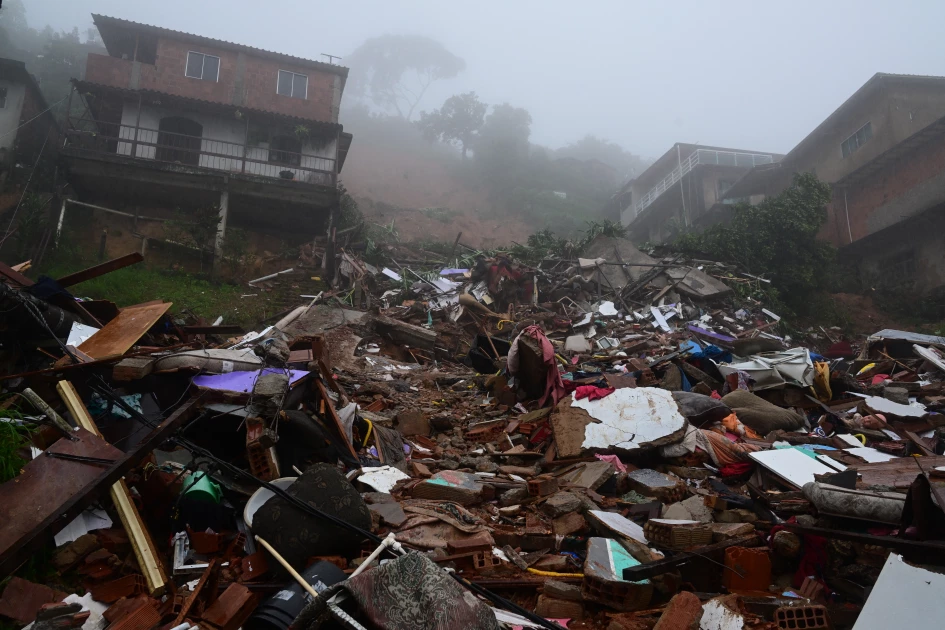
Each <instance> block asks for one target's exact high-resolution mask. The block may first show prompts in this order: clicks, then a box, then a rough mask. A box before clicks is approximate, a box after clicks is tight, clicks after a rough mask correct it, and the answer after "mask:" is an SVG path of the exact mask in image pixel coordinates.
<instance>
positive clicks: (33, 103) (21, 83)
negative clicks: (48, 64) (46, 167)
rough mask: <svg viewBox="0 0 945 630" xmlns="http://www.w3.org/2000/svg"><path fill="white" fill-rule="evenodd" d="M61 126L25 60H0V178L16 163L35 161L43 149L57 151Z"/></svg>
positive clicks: (47, 153) (52, 153)
mask: <svg viewBox="0 0 945 630" xmlns="http://www.w3.org/2000/svg"><path fill="white" fill-rule="evenodd" d="M57 136H58V127H57V125H56V120H55V117H54V116H53V114H52V112H51V111H50V109H49V106H48V105H47V104H46V99H44V98H43V94H42V92H40V90H39V86H38V85H37V84H36V80H35V79H33V76H32V75H31V74H30V73H29V72H27V71H26V66H25V65H24V64H23V62H22V61H15V60H13V59H0V173H2V175H0V177H4V178H5V177H6V174H7V173H9V171H10V168H12V167H13V166H14V164H16V163H17V162H19V163H22V164H29V165H30V166H32V164H33V163H34V162H35V161H36V158H37V157H39V154H40V152H42V153H44V154H46V155H48V156H53V155H55V153H56V149H57V144H58V143H57V142H56V138H57Z"/></svg>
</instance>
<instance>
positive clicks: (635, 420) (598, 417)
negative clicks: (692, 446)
mask: <svg viewBox="0 0 945 630" xmlns="http://www.w3.org/2000/svg"><path fill="white" fill-rule="evenodd" d="M551 423H552V428H553V429H554V431H555V442H556V444H557V447H558V456H559V457H562V458H565V457H576V456H578V455H580V453H581V451H582V450H584V449H600V450H614V449H616V450H625V451H629V450H634V449H639V448H645V447H654V446H663V445H666V444H673V443H675V442H678V441H680V440H682V438H683V436H684V435H685V433H686V428H687V427H688V422H687V420H686V418H685V417H684V416H683V415H682V414H681V413H680V412H679V407H678V405H677V404H676V401H675V400H674V399H673V396H672V393H671V392H668V391H666V390H664V389H659V388H656V387H638V388H635V389H632V388H623V389H618V390H616V391H615V392H614V393H613V394H610V395H609V396H607V397H605V398H601V399H599V400H589V399H588V398H584V399H582V400H574V398H573V396H569V397H567V398H565V399H564V400H563V401H562V402H561V403H560V404H559V405H558V407H557V408H556V409H555V412H554V413H553V414H552V416H551Z"/></svg>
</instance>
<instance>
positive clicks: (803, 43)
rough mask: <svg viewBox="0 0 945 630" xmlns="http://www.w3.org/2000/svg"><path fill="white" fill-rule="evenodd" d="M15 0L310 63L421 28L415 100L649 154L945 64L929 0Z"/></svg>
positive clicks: (540, 133) (728, 136)
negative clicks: (458, 105) (477, 108)
mask: <svg viewBox="0 0 945 630" xmlns="http://www.w3.org/2000/svg"><path fill="white" fill-rule="evenodd" d="M24 4H25V5H26V10H27V15H26V17H27V20H28V22H29V24H30V26H32V27H34V28H42V27H43V26H44V25H46V24H49V25H51V26H52V27H53V28H54V29H57V30H58V29H66V30H70V29H71V28H72V27H73V26H78V27H79V30H80V31H81V32H84V30H85V29H86V28H87V27H89V26H91V23H92V20H91V17H90V14H91V13H93V12H95V13H102V14H105V15H110V16H114V17H120V18H125V19H130V20H135V21H139V22H144V23H148V24H154V25H159V26H163V27H167V28H172V29H176V30H182V31H187V32H190V33H197V34H200V35H206V36H209V37H215V38H219V39H225V40H229V41H234V42H240V43H244V44H247V45H251V46H256V47H259V48H265V49H269V50H275V51H279V52H285V53H289V54H293V55H297V56H300V57H307V58H312V59H324V58H323V57H321V56H320V55H321V54H322V53H330V54H333V55H340V56H341V57H344V56H345V55H347V54H348V53H350V52H351V51H352V50H354V49H355V48H356V47H357V46H358V45H359V44H361V43H362V42H363V41H364V40H365V39H367V38H369V37H372V36H376V35H382V34H387V33H391V34H417V35H425V36H428V37H432V38H434V39H437V40H439V41H440V42H442V43H443V44H444V45H445V46H446V47H447V48H448V49H449V50H450V51H452V52H453V53H455V54H456V55H458V56H460V57H462V58H463V59H465V61H466V69H465V71H463V72H462V73H460V74H459V75H458V76H457V77H456V78H454V79H451V80H449V81H444V82H441V83H440V84H436V85H434V86H433V88H431V90H430V91H429V92H428V94H427V95H426V97H425V99H424V101H423V103H422V104H421V106H420V107H419V109H426V110H432V109H434V108H437V107H439V106H440V105H441V104H442V102H443V100H444V99H445V98H447V97H448V96H450V95H451V94H456V93H459V92H465V91H469V90H475V91H476V92H477V93H478V94H479V96H480V98H481V99H482V100H483V101H485V102H487V103H503V102H508V103H511V104H513V105H515V106H518V107H524V108H525V109H527V110H528V111H529V112H530V113H531V115H532V118H533V121H534V122H533V125H532V138H531V139H532V142H535V143H538V144H543V145H547V146H550V147H559V146H562V145H564V144H567V143H569V142H573V141H575V140H577V139H578V138H580V137H582V136H584V135H585V134H588V133H592V134H596V135H598V136H602V137H605V138H607V139H609V140H612V141H614V142H617V143H619V144H621V145H622V146H623V147H624V148H626V149H628V150H630V151H632V152H633V153H635V154H638V155H643V156H649V157H656V156H658V155H660V154H662V153H663V152H665V151H666V150H667V149H669V148H670V146H671V145H672V144H673V143H674V142H698V143H702V144H709V145H720V146H728V147H735V148H743V149H754V150H761V151H774V152H786V151H788V150H790V149H791V148H792V147H793V146H794V145H795V144H796V143H797V142H798V141H799V140H800V139H801V138H803V137H804V136H805V135H806V134H807V133H808V132H809V131H810V130H811V129H813V128H814V127H815V126H816V125H817V124H818V123H819V122H820V121H822V120H823V119H824V118H825V117H826V116H827V115H828V114H829V113H830V112H832V111H833V110H834V109H836V107H837V106H839V105H840V104H841V103H842V102H843V101H844V100H845V99H846V98H847V97H848V96H849V95H850V94H852V93H853V92H854V91H855V90H856V89H857V88H858V87H859V86H860V85H862V84H863V83H864V82H865V81H866V80H867V79H869V77H870V76H872V75H873V74H874V73H875V72H893V73H907V74H943V73H945V67H943V66H945V54H943V52H942V44H941V25H942V24H943V23H945V3H943V2H940V1H936V0H907V1H899V2H895V3H892V2H877V1H873V0H846V1H837V0H831V1H830V2H822V1H820V2H813V1H803V2H799V1H796V0H795V1H793V2H781V3H759V2H743V1H726V2H713V1H705V2H682V3H673V4H672V5H671V4H670V3H663V2H650V3H643V2H626V1H619V2H584V3H578V2H564V1H559V0H544V1H541V2H519V1H516V2H509V1H507V0H506V1H502V2H498V1H487V2H483V1H477V2H462V1H460V0H451V1H443V0H423V1H421V0H410V1H408V0H402V1H399V2H390V1H386V2H381V1H376V2H369V1H364V0H348V1H346V2H318V3H315V2H311V1H310V0H308V1H306V0H269V1H267V2H250V1H248V0H228V1H223V0H197V1H195V0H163V1H162V2H145V1H144V0H136V1H134V2H128V0H26V1H25V2H24ZM340 63H341V64H342V65H344V60H343V59H342V61H341V62H340Z"/></svg>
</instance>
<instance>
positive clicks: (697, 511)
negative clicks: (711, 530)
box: [679, 495, 714, 523]
mask: <svg viewBox="0 0 945 630" xmlns="http://www.w3.org/2000/svg"><path fill="white" fill-rule="evenodd" d="M679 504H680V505H682V506H684V507H685V508H686V510H688V511H689V514H691V515H692V520H694V521H699V522H700V523H711V522H713V520H714V519H713V518H712V512H713V510H712V508H710V507H709V506H707V505H706V504H705V500H704V499H703V498H702V497H701V496H698V495H696V496H692V497H689V498H688V499H686V500H684V501H680V503H679Z"/></svg>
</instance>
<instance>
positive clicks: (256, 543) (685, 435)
mask: <svg viewBox="0 0 945 630" xmlns="http://www.w3.org/2000/svg"><path fill="white" fill-rule="evenodd" d="M317 253H318V252H307V255H308V256H309V258H311V259H312V260H310V261H308V263H306V262H305V261H302V262H301V263H300V264H301V267H302V269H304V268H305V264H310V265H315V264H317V262H315V260H316V258H317V256H316V254H317ZM388 254H390V252H388ZM136 256H137V255H133V256H130V257H123V258H121V259H116V260H115V261H109V262H106V263H103V264H102V265H98V266H96V267H93V268H91V269H87V270H84V271H80V272H77V273H75V274H72V275H71V276H69V277H67V278H60V279H58V280H52V279H49V278H42V279H41V280H40V281H38V282H33V281H32V280H30V279H29V278H27V277H26V276H24V275H22V274H21V273H20V272H19V271H17V270H16V269H15V268H11V267H8V266H6V265H2V264H0V302H2V307H0V309H2V311H3V312H4V318H3V323H2V324H0V365H2V366H3V369H2V371H0V374H2V380H0V386H2V387H3V392H4V395H3V397H2V398H0V428H4V427H5V429H9V431H7V430H5V431H4V433H3V434H0V437H2V436H3V435H8V436H9V437H5V438H3V439H4V440H5V442H4V444H3V445H2V448H0V457H2V458H3V461H2V462H0V463H2V467H0V468H2V470H3V471H4V474H5V475H6V476H5V477H4V479H5V480H6V481H5V483H3V484H2V485H0V502H2V504H3V505H4V506H5V516H4V525H3V527H2V529H0V570H2V575H3V576H12V577H9V579H6V580H5V582H4V583H3V585H2V587H3V590H2V593H0V616H2V617H4V618H5V619H6V620H8V621H9V622H11V623H13V624H15V625H16V626H17V627H19V626H29V627H31V628H40V629H42V628H69V627H72V628H78V627H82V628H83V629H84V630H104V629H105V628H109V629H114V630H132V629H133V630H150V629H152V628H161V629H162V630H170V629H173V630H185V629H187V628H196V627H203V628H208V629H213V630H236V629H237V628H246V629H247V630H262V629H265V630H285V629H288V628H290V627H291V628H296V629H304V630H315V629H317V628H326V629H327V628H384V629H387V628H390V629H401V628H408V627H409V628H411V629H416V628H431V629H434V628H447V627H454V628H457V627H461V628H570V629H572V630H573V629H579V628H595V629H598V628H599V629H607V630H630V629H633V630H649V629H654V628H655V629H656V630H674V629H680V630H682V629H692V628H701V629H704V630H722V629H725V630H728V629H733V630H735V629H740V628H751V629H760V628H770V629H775V628H782V629H797V628H802V629H811V630H816V629H819V628H855V630H871V629H873V628H876V629H879V628H888V627H890V626H891V625H892V624H893V623H902V622H903V621H906V622H911V623H912V625H913V626H914V627H936V624H937V621H933V620H937V619H940V618H941V617H942V613H943V612H945V611H943V610H942V603H941V602H942V598H941V597H939V596H938V595H940V593H941V588H942V587H943V585H945V577H943V567H945V514H943V507H945V456H943V455H942V453H943V447H945V439H943V438H945V435H943V434H945V429H943V427H945V416H943V415H942V413H941V410H942V408H943V407H945V338H940V337H933V336H927V335H919V334H916V333H910V332H904V331H897V330H883V331H879V332H877V333H875V334H874V335H871V336H870V337H869V338H867V339H863V340H845V339H843V338H842V336H841V335H840V333H839V332H837V331H830V330H827V329H819V330H816V331H815V330H811V331H809V333H810V334H808V335H807V336H806V337H805V339H804V340H803V341H801V340H795V339H792V338H791V337H790V336H789V335H788V334H786V332H785V331H784V326H783V322H782V320H781V318H780V317H779V316H778V315H777V314H776V313H774V312H772V311H771V310H768V309H767V308H766V307H765V305H764V304H761V303H759V302H757V301H755V300H752V299H751V298H741V297H739V296H740V295H746V294H747V293H748V292H746V291H744V290H741V289H743V288H744V287H742V286H740V285H751V284H753V283H754V284H757V283H764V282H766V281H765V280H764V279H763V278H756V277H754V276H750V275H748V274H744V273H741V272H740V271H739V270H738V269H736V268H734V267H727V266H724V265H719V264H717V263H713V262H710V261H692V260H682V259H681V258H679V257H675V258H664V259H656V258H652V257H650V256H647V255H646V254H644V253H642V252H640V251H639V250H637V249H636V248H634V247H633V246H632V245H631V244H630V243H629V241H626V240H624V239H619V238H610V237H604V236H601V237H598V238H597V239H595V240H594V241H592V242H591V244H590V245H589V246H588V247H587V248H586V249H585V250H584V252H582V254H581V257H578V258H576V259H574V260H543V261H541V262H540V263H539V264H536V265H528V264H525V263H523V262H521V261H519V260H516V259H515V258H514V257H512V256H511V255H510V254H508V253H498V254H493V255H488V254H486V253H482V252H471V253H469V254H468V255H464V256H465V257H460V258H458V259H455V260H454V261H452V262H453V264H452V265H449V266H444V265H443V260H432V261H431V260H429V259H428V258H429V257H428V256H426V255H423V258H424V259H423V260H420V259H419V258H411V257H410V256H409V253H406V252H404V253H396V254H393V255H389V260H390V263H389V264H388V265H384V266H378V265H370V264H368V263H366V262H364V261H363V260H362V259H360V258H359V257H358V256H356V255H355V254H353V253H351V252H348V251H346V250H345V249H340V251H339V252H338V253H337V254H336V255H335V257H334V261H332V265H331V266H332V267H333V269H329V271H332V272H333V273H330V274H328V276H329V277H331V278H332V283H331V286H332V287H334V288H327V289H324V290H322V291H321V292H320V293H318V294H315V295H311V294H307V293H306V294H299V296H298V297H297V298H296V304H297V305H296V306H295V307H293V308H291V309H288V310H287V312H285V313H282V314H281V315H280V316H279V317H278V318H276V319H275V320H274V321H271V322H264V323H263V324H264V325H261V326H260V327H259V328H257V329H256V330H254V331H249V332H245V331H242V330H238V329H235V328H234V327H231V326H227V325H224V324H222V323H220V322H215V323H213V324H208V323H206V322H202V321H196V322H194V321H191V322H187V321H184V320H181V319H179V318H177V317H175V316H172V315H170V314H169V313H170V308H171V306H172V305H171V304H169V303H164V302H160V301H158V302H151V303H146V304H139V305H128V306H124V307H122V308H119V307H118V306H117V305H115V304H114V303H112V302H109V301H107V300H95V301H89V300H85V301H80V300H77V299H75V298H74V297H73V296H72V295H71V294H70V293H69V291H68V288H69V287H70V286H72V285H74V284H77V283H79V282H83V281H85V280H88V279H91V278H94V277H97V276H100V275H102V274H105V273H108V272H110V271H112V270H114V269H117V268H120V267H122V266H125V265H128V264H134V263H136V262H140V256H137V257H136ZM395 258H396V260H395ZM462 263H467V264H466V265H462ZM303 273H304V274H305V276H306V277H310V276H311V271H310V270H305V271H303ZM292 278H293V274H292V273H285V274H273V275H272V276H271V277H265V278H260V279H258V280H256V281H253V284H252V286H254V287H256V288H257V289H259V290H261V291H275V290H277V289H279V288H280V286H281V290H282V291H283V293H285V291H286V290H289V291H290V290H291V289H292V288H293V284H292V283H293V280H292ZM736 289H739V290H736ZM936 589H937V590H936Z"/></svg>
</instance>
